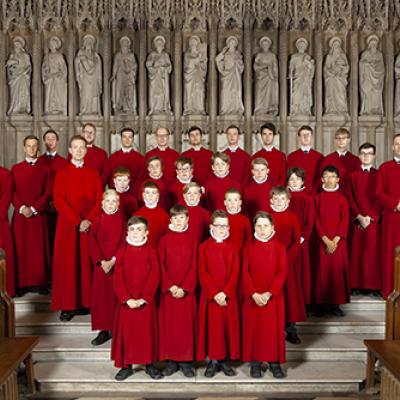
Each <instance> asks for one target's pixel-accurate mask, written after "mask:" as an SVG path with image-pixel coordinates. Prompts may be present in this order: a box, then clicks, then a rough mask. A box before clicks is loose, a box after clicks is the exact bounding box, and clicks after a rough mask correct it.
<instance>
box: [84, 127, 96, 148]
mask: <svg viewBox="0 0 400 400" xmlns="http://www.w3.org/2000/svg"><path fill="white" fill-rule="evenodd" d="M82 136H83V137H84V138H85V139H86V141H87V143H88V144H93V143H94V141H95V140H96V131H95V130H94V128H93V127H92V126H90V125H87V126H85V128H84V129H83V131H82Z"/></svg>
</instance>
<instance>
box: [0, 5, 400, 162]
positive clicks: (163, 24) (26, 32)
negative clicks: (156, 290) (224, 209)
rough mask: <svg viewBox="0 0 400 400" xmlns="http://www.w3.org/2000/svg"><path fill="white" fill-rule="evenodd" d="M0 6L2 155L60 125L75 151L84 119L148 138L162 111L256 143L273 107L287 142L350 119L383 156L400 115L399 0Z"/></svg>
mask: <svg viewBox="0 0 400 400" xmlns="http://www.w3.org/2000/svg"><path fill="white" fill-rule="evenodd" d="M0 7H1V14H0V26H1V33H0V64H1V65H2V67H3V68H1V69H0V91H1V93H0V116H1V117H0V132H1V133H0V146H1V151H0V163H1V164H4V165H7V166H10V165H11V164H13V163H14V162H16V161H17V160H20V159H21V158H22V156H23V152H22V138H23V137H24V136H25V135H26V134H28V133H32V132H33V133H35V134H38V135H40V134H42V133H43V132H44V131H45V130H46V129H48V128H50V127H51V128H53V129H55V130H57V131H58V132H59V133H60V136H61V149H60V150H61V152H62V153H64V154H65V153H66V150H67V141H68V138H69V137H70V136H72V135H73V134H74V133H76V132H79V128H80V126H81V125H82V123H84V122H86V121H91V122H93V123H95V125H96V126H97V127H98V142H99V144H100V145H101V146H104V147H105V148H106V149H107V150H109V151H113V150H114V149H115V148H117V147H118V144H119V138H118V135H117V134H116V133H118V132H119V130H120V129H121V127H122V126H125V125H127V126H131V127H133V128H134V129H135V130H136V131H137V132H138V133H139V134H138V135H137V146H138V148H139V149H140V150H141V151H143V152H144V151H146V150H148V149H149V148H151V147H152V146H153V143H154V138H153V135H152V133H153V132H154V129H155V128H156V127H157V126H159V125H163V126H168V127H169V128H170V129H171V131H172V132H173V137H172V139H171V141H172V142H171V145H172V146H174V147H175V148H177V149H178V150H181V149H185V148H186V146H187V139H186V137H185V135H184V132H185V130H186V129H187V128H188V127H189V126H191V125H193V124H195V125H199V126H201V127H202V128H203V129H204V130H205V132H206V134H207V135H206V136H205V140H206V141H207V143H206V145H208V146H210V148H212V149H221V148H223V147H224V145H225V137H224V135H222V132H223V131H224V128H226V127H227V126H228V125H230V124H238V125H239V126H240V128H241V129H242V131H243V132H244V133H245V134H244V135H243V145H244V147H245V148H246V149H247V150H249V151H255V150H257V148H258V147H259V146H260V142H259V137H258V135H257V129H258V128H259V126H260V125H261V124H262V123H263V122H264V121H273V122H274V123H276V124H277V125H278V126H279V129H280V133H281V135H280V138H279V140H280V143H277V145H279V147H280V148H281V149H283V150H284V151H292V150H293V149H294V148H295V147H296V132H297V129H298V127H299V126H301V125H304V124H308V125H311V126H312V127H313V128H314V129H315V132H316V133H315V142H316V143H315V145H316V148H317V149H319V150H320V151H323V152H324V153H327V152H329V151H330V150H331V149H332V142H333V134H334V132H335V130H336V129H337V128H338V127H339V126H346V127H348V128H349V129H350V130H351V133H352V146H353V150H354V149H356V148H357V147H358V145H359V144H360V143H363V142H364V141H367V140H368V141H371V142H373V143H376V144H377V147H378V153H377V160H378V163H380V162H382V161H383V160H385V159H387V158H388V157H390V155H391V138H392V136H393V132H394V131H395V130H396V129H398V128H399V127H398V125H399V124H400V101H398V100H395V99H396V97H398V96H396V89H397V85H396V79H398V78H400V61H399V63H398V64H399V65H398V68H397V69H398V72H397V73H396V68H395V65H396V59H397V56H398V54H399V53H400V44H399V39H400V31H399V23H400V0H381V1H379V0H368V1H365V0H348V1H344V0H204V1H201V0H130V1H129V0H36V1H33V0H3V1H2V2H1V6H0ZM191 38H192V39H191ZM121 39H122V40H121ZM190 39H191V40H190ZM260 39H262V40H260ZM299 39H301V40H299ZM303 39H305V40H303ZM335 43H336V44H335ZM123 47H124V48H125V50H122V48H123ZM269 47H270V48H269ZM375 47H376V48H377V49H376V50H375ZM157 49H158V50H157ZM274 55H275V56H274ZM328 58H329V60H328ZM399 60H400V58H399ZM255 64H257V65H255ZM152 68H153V69H152ZM118 71H120V74H118ZM397 74H399V75H398V76H396V75H397ZM329 79H330V80H329ZM398 82H400V81H398ZM399 91H400V86H399ZM191 93H196V96H197V97H196V96H191ZM399 97H400V96H399ZM263 106H265V108H264V109H263Z"/></svg>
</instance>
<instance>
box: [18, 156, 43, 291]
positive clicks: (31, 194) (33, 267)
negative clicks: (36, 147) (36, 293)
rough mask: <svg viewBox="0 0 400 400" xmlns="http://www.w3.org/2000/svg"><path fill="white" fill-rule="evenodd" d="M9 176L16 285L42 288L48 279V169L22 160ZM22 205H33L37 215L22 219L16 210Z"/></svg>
mask: <svg viewBox="0 0 400 400" xmlns="http://www.w3.org/2000/svg"><path fill="white" fill-rule="evenodd" d="M11 175H12V178H13V186H14V193H13V199H12V202H13V206H14V214H13V219H12V229H13V234H14V243H15V261H16V271H17V284H18V287H27V286H42V287H43V286H46V283H47V281H48V278H49V257H50V253H49V239H48V232H47V222H46V216H45V211H46V209H47V205H48V202H49V198H50V190H51V186H50V173H49V169H48V168H47V167H46V166H45V165H44V163H42V162H41V160H37V161H36V163H35V164H34V165H30V164H29V163H28V162H26V161H22V162H20V163H19V164H16V165H14V166H13V167H12V169H11ZM23 205H25V206H27V207H33V208H34V209H35V210H36V212H37V214H36V215H35V214H34V215H33V216H32V217H30V218H25V217H24V216H23V215H22V214H20V212H19V210H20V208H21V207H22V206H23Z"/></svg>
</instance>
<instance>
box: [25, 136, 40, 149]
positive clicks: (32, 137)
mask: <svg viewBox="0 0 400 400" xmlns="http://www.w3.org/2000/svg"><path fill="white" fill-rule="evenodd" d="M28 140H36V142H37V144H39V138H38V137H37V136H35V135H28V136H25V137H24V146H25V144H26V142H27V141H28Z"/></svg>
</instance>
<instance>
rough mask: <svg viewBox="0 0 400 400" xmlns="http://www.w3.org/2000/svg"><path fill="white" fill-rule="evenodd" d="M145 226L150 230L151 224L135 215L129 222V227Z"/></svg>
mask: <svg viewBox="0 0 400 400" xmlns="http://www.w3.org/2000/svg"><path fill="white" fill-rule="evenodd" d="M137 224H143V225H144V226H145V227H146V230H147V229H149V223H148V222H147V219H146V218H145V217H141V216H140V215H135V216H133V217H130V218H129V220H128V227H129V226H132V225H137Z"/></svg>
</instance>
